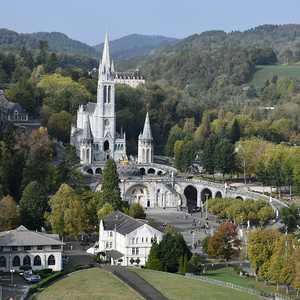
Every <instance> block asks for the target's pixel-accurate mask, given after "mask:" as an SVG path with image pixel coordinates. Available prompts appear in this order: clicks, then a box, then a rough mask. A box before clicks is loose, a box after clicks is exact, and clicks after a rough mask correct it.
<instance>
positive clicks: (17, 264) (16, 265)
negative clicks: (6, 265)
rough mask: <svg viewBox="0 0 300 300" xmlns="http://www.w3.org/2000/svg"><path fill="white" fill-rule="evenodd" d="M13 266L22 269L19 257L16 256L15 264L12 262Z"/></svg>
mask: <svg viewBox="0 0 300 300" xmlns="http://www.w3.org/2000/svg"><path fill="white" fill-rule="evenodd" d="M12 265H13V267H20V265H21V260H20V257H19V256H18V255H16V256H15V257H14V259H13V262H12Z"/></svg>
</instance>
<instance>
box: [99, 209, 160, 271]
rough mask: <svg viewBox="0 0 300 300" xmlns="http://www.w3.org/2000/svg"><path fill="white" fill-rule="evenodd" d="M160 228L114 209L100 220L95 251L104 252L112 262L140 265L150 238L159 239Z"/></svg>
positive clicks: (143, 262) (151, 240) (149, 245)
mask: <svg viewBox="0 0 300 300" xmlns="http://www.w3.org/2000/svg"><path fill="white" fill-rule="evenodd" d="M162 237H163V232H162V229H160V228H158V226H157V228H154V227H153V226H151V225H149V224H148V223H147V221H146V220H140V219H134V218H132V217H130V216H127V215H126V214H124V213H122V212H120V211H115V212H113V213H112V214H110V215H109V216H107V217H105V218H104V219H102V220H101V221H100V225H99V244H98V249H97V250H96V253H97V252H98V253H99V252H104V253H105V256H106V258H109V259H110V261H111V263H112V264H119V265H123V266H131V265H140V266H144V265H145V263H146V261H147V259H148V255H149V252H150V249H151V246H152V243H153V241H154V240H156V242H157V243H159V242H160V241H161V240H162Z"/></svg>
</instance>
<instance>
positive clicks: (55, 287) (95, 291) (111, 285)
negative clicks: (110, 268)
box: [34, 268, 142, 300]
mask: <svg viewBox="0 0 300 300" xmlns="http://www.w3.org/2000/svg"><path fill="white" fill-rule="evenodd" d="M34 299H37V300H87V299H93V300H121V299H122V300H141V299H142V298H141V297H139V295H137V294H136V293H135V292H134V291H133V290H131V289H130V288H129V287H128V286H127V285H125V284H124V283H123V282H121V281H120V280H119V279H118V278H116V277H114V276H113V275H112V274H111V273H108V272H106V271H105V270H102V269H99V268H93V269H88V270H82V271H77V272H74V273H71V274H70V275H68V276H67V277H66V278H63V279H61V280H59V281H57V282H56V283H54V284H52V285H50V286H49V287H47V288H46V289H45V290H44V291H42V292H41V293H40V294H38V295H37V296H36V297H35V298H34Z"/></svg>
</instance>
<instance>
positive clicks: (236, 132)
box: [230, 119, 241, 144]
mask: <svg viewBox="0 0 300 300" xmlns="http://www.w3.org/2000/svg"><path fill="white" fill-rule="evenodd" d="M240 138H241V128H240V124H239V121H238V120H237V119H234V121H233V123H232V126H231V128H230V141H231V142H232V143H233V144H234V143H236V142H238V141H239V140H240Z"/></svg>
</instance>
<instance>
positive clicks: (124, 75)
mask: <svg viewBox="0 0 300 300" xmlns="http://www.w3.org/2000/svg"><path fill="white" fill-rule="evenodd" d="M115 83H118V84H126V85H129V86H130V87H132V88H137V87H138V86H139V85H140V84H145V79H144V77H143V76H142V75H141V74H140V72H139V70H136V71H135V72H115Z"/></svg>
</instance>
